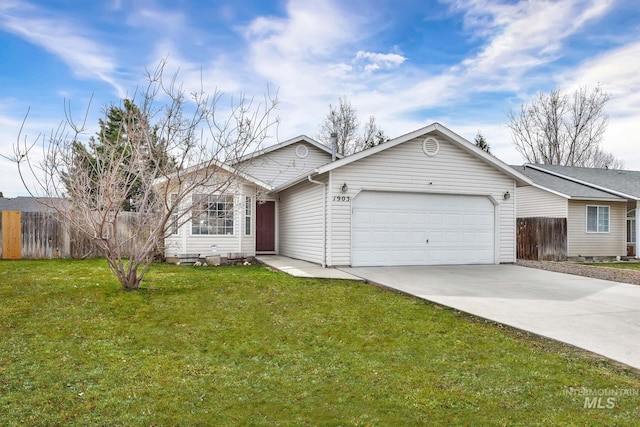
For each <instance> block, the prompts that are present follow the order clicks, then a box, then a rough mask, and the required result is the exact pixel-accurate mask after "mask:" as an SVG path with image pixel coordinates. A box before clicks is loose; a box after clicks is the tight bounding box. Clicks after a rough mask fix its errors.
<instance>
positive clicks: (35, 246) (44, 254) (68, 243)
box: [0, 211, 138, 259]
mask: <svg viewBox="0 0 640 427" xmlns="http://www.w3.org/2000/svg"><path fill="white" fill-rule="evenodd" d="M0 221H1V225H0V241H1V242H2V244H1V245H0V258H2V259H21V258H24V259H42V258H89V257H96V256H102V255H103V254H101V253H100V251H99V250H98V249H97V248H96V247H95V246H94V245H93V243H92V242H91V240H90V239H88V238H87V237H86V236H85V235H83V234H82V233H80V232H79V231H78V230H77V229H74V228H73V227H71V226H70V225H69V224H68V223H67V222H66V221H63V220H60V219H59V218H58V217H57V216H56V214H54V213H49V212H19V211H2V216H1V217H0ZM118 232H120V233H125V236H135V235H136V233H137V232H138V229H137V226H136V213H135V212H126V213H124V214H123V215H121V216H120V217H119V223H118ZM135 244H136V239H135V238H132V239H130V240H129V241H128V242H127V246H126V247H125V248H123V253H125V254H129V253H131V252H132V251H133V249H134V247H135Z"/></svg>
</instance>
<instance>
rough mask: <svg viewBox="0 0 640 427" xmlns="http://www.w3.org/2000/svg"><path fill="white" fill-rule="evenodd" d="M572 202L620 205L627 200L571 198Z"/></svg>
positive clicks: (620, 198)
mask: <svg viewBox="0 0 640 427" xmlns="http://www.w3.org/2000/svg"><path fill="white" fill-rule="evenodd" d="M571 200H575V201H579V202H585V201H587V202H610V203H616V202H617V203H620V202H625V203H626V202H627V199H623V198H622V197H619V198H617V199H607V198H603V199H599V198H597V197H571Z"/></svg>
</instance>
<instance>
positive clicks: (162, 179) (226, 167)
mask: <svg viewBox="0 0 640 427" xmlns="http://www.w3.org/2000/svg"><path fill="white" fill-rule="evenodd" d="M205 167H216V168H219V169H222V170H224V171H225V172H228V173H230V174H231V175H237V176H239V177H240V178H242V179H244V180H245V181H248V182H250V183H252V184H255V185H257V186H260V187H262V188H264V189H266V190H268V191H271V190H273V187H272V186H271V185H269V184H267V183H265V182H262V181H260V180H259V179H257V178H254V177H253V176H251V175H249V174H246V173H244V172H241V171H239V170H236V169H235V168H233V167H231V166H229V165H227V164H226V163H222V162H220V161H217V160H214V161H211V162H205V163H201V164H199V165H195V166H191V167H188V168H187V169H185V170H184V171H181V172H180V174H181V175H184V174H190V173H192V172H195V171H198V170H200V169H202V168H205ZM172 176H176V174H173V175H172ZM166 180H167V178H166V177H160V178H156V179H155V180H154V181H153V185H160V184H162V183H164V182H166Z"/></svg>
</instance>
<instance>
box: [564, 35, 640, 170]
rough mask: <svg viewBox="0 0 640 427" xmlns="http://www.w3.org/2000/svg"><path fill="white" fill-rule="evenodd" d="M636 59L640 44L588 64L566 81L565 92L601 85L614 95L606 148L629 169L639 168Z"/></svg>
mask: <svg viewBox="0 0 640 427" xmlns="http://www.w3.org/2000/svg"><path fill="white" fill-rule="evenodd" d="M635 58H640V42H638V41H635V42H633V43H630V44H628V45H625V46H621V47H619V48H618V49H615V50H611V51H609V52H606V53H604V54H601V55H600V56H598V57H596V58H593V59H591V60H588V61H585V62H584V63H583V64H581V65H579V66H578V67H577V68H576V69H575V70H572V71H571V73H567V74H566V75H565V76H564V78H563V81H564V87H565V89H566V90H575V89H576V88H577V87H578V86H587V87H590V88H592V87H594V86H596V85H598V84H600V85H602V88H603V89H604V90H605V91H606V92H608V93H609V94H610V95H611V99H610V100H609V102H608V103H607V106H606V111H607V113H608V115H609V125H608V127H607V131H606V133H605V137H604V141H603V148H604V149H605V150H607V151H611V152H612V153H613V154H614V155H615V156H617V157H620V158H622V159H623V160H625V164H626V165H625V166H626V167H627V168H632V169H640V152H639V151H638V146H639V145H640V136H639V135H640V118H639V117H638V114H640V73H638V66H637V61H635V60H634V59H635Z"/></svg>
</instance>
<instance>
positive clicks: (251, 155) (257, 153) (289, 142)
mask: <svg viewBox="0 0 640 427" xmlns="http://www.w3.org/2000/svg"><path fill="white" fill-rule="evenodd" d="M299 142H306V143H307V144H311V145H313V146H314V147H316V148H318V149H319V150H322V151H324V152H326V153H328V154H329V155H331V154H332V150H331V148H330V147H327V146H326V145H324V144H322V143H321V142H318V141H316V140H315V139H313V138H309V137H308V136H307V135H298V136H296V137H295V138H291V139H287V140H286V141H282V142H280V143H278V144H274V145H271V146H269V147H266V148H263V149H262V150H258V151H254V152H252V153H249V154H245V155H244V156H242V157H240V158H239V159H238V161H237V162H235V163H233V164H238V163H242V162H244V161H245V160H249V159H255V158H256V157H259V156H262V155H264V154H267V153H271V152H272V151H276V150H279V149H281V148H284V147H287V146H289V145H292V144H296V143H299ZM343 157H344V156H343V155H342V154H339V153H336V158H338V159H341V158H343Z"/></svg>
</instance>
